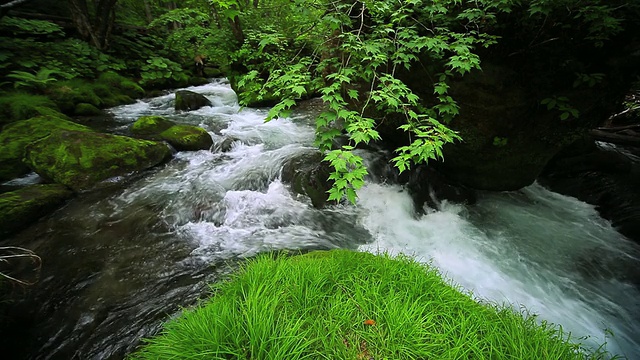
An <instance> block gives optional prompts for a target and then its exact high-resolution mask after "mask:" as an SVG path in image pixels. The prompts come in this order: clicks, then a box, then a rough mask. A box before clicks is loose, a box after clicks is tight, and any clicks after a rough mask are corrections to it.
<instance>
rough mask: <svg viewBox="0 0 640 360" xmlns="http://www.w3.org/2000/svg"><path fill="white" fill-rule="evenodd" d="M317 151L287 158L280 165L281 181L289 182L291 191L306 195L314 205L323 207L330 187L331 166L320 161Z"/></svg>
mask: <svg viewBox="0 0 640 360" xmlns="http://www.w3.org/2000/svg"><path fill="white" fill-rule="evenodd" d="M323 158H324V156H323V155H322V153H320V152H319V151H313V152H309V153H304V154H301V155H299V156H296V157H294V158H292V159H290V160H288V161H287V162H286V163H285V164H284V166H283V167H282V181H284V182H287V183H290V184H291V187H292V189H293V191H295V192H296V193H298V194H302V195H307V196H308V197H309V199H311V203H312V204H313V206H314V207H316V208H318V209H320V208H322V207H324V205H325V204H326V202H327V199H328V198H329V193H328V191H329V189H331V181H330V180H329V175H330V174H331V167H330V165H329V164H328V163H327V162H324V161H322V160H323Z"/></svg>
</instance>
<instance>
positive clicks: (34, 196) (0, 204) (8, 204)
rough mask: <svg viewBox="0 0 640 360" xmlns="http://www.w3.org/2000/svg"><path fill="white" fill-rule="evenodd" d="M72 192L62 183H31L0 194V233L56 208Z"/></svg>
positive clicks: (26, 223) (15, 228)
mask: <svg viewBox="0 0 640 360" xmlns="http://www.w3.org/2000/svg"><path fill="white" fill-rule="evenodd" d="M72 195H73V192H71V191H70V190H69V189H67V188H66V187H65V186H63V185H58V184H53V185H32V186H29V187H26V188H22V189H19V190H16V191H12V192H7V193H3V194H0V235H7V234H9V233H11V232H14V231H17V230H20V229H21V228H23V227H24V226H26V225H28V224H29V223H31V222H33V221H35V220H37V219H38V218H39V217H41V216H43V215H46V214H47V213H49V212H50V211H52V210H54V209H55V208H57V207H58V206H59V205H60V204H62V203H63V202H64V201H65V200H66V199H68V198H69V197H71V196H72Z"/></svg>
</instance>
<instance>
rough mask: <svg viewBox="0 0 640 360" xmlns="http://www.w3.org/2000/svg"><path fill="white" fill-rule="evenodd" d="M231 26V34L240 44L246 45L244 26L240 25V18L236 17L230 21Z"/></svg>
mask: <svg viewBox="0 0 640 360" xmlns="http://www.w3.org/2000/svg"><path fill="white" fill-rule="evenodd" d="M229 25H230V26H231V32H232V33H233V37H234V38H235V39H236V41H237V42H238V44H240V45H242V44H243V43H244V32H243V31H242V24H240V18H239V17H238V16H235V17H234V18H233V20H231V19H229Z"/></svg>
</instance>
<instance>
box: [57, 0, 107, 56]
mask: <svg viewBox="0 0 640 360" xmlns="http://www.w3.org/2000/svg"><path fill="white" fill-rule="evenodd" d="M117 1H118V0H99V1H98V2H97V5H96V9H95V16H94V17H93V18H92V17H91V14H90V13H89V8H88V6H87V1H86V0H68V3H69V10H70V12H71V18H72V20H73V23H74V24H75V26H76V29H77V30H78V33H79V34H80V36H82V37H83V38H84V39H85V40H86V41H88V42H89V43H90V44H91V45H93V46H94V47H96V48H97V49H99V50H105V49H107V48H108V47H109V37H110V36H111V31H112V30H113V23H114V22H115V4H116V2H117Z"/></svg>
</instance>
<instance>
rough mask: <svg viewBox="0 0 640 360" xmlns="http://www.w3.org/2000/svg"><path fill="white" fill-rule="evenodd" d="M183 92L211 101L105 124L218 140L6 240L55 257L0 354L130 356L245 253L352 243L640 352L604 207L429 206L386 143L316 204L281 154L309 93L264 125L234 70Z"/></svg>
mask: <svg viewBox="0 0 640 360" xmlns="http://www.w3.org/2000/svg"><path fill="white" fill-rule="evenodd" d="M187 90H192V91H196V92H198V93H202V94H204V95H206V96H207V97H208V98H209V99H210V100H211V101H212V103H213V104H214V105H213V107H205V108H202V109H200V110H197V111H191V112H178V113H176V112H175V111H174V109H173V105H174V100H175V98H174V95H173V94H169V95H165V96H161V97H157V98H153V99H145V100H142V101H138V102H137V103H135V104H132V105H126V106H121V107H117V108H113V109H111V110H110V111H111V112H112V114H113V115H114V117H115V120H114V121H113V122H109V123H107V124H102V126H104V128H105V129H106V130H109V131H110V132H114V133H121V134H127V133H128V127H129V125H130V124H131V123H133V122H134V121H135V120H136V119H137V118H138V117H140V116H142V115H162V116H166V117H168V118H170V119H172V120H173V121H175V122H178V123H183V124H190V125H196V126H201V127H204V128H205V129H207V130H208V131H209V132H210V133H211V135H212V137H213V139H214V151H197V152H180V153H177V154H176V156H175V157H174V159H173V160H171V161H170V162H169V163H167V164H165V165H163V166H160V167H157V168H154V169H152V170H149V171H147V172H145V173H143V174H137V175H134V176H132V177H130V178H126V179H123V178H116V179H110V180H109V181H108V182H107V183H106V184H105V185H104V186H98V188H97V189H95V190H93V191H91V192H86V193H83V194H80V195H79V196H78V197H76V198H75V199H73V200H72V201H70V202H69V203H68V204H67V205H66V206H65V207H64V208H62V209H60V210H58V211H57V212H55V213H54V214H52V215H51V216H48V217H46V218H44V219H42V220H41V221H39V222H38V223H36V224H34V225H33V226H31V227H30V228H28V229H26V230H25V231H23V232H21V233H19V234H17V235H15V236H14V237H13V238H11V239H9V241H8V243H9V244H14V245H19V246H23V247H26V248H29V249H32V250H34V251H35V252H36V253H38V254H39V255H40V256H41V257H42V258H43V267H42V270H41V274H40V281H39V282H38V284H36V285H35V286H33V287H31V288H29V289H27V290H20V289H16V290H14V291H15V292H16V293H17V294H15V295H14V297H15V298H17V299H18V300H17V301H16V302H15V303H14V304H13V305H11V312H10V316H9V318H8V319H3V324H2V333H1V334H0V335H1V338H2V340H0V344H1V345H2V350H3V351H2V353H3V354H9V355H10V356H9V357H5V355H3V358H5V359H121V358H123V357H124V356H126V354H128V353H130V352H131V351H133V350H134V349H135V348H136V347H137V346H138V345H139V341H140V339H141V338H143V337H147V336H150V335H152V334H154V333H156V332H157V331H158V330H159V329H160V327H161V325H162V323H163V321H166V320H167V319H169V318H170V317H172V316H175V315H176V314H177V313H179V311H180V309H181V308H184V307H188V306H191V305H193V304H195V303H196V302H197V301H198V299H200V298H203V297H206V296H207V295H208V294H209V290H208V289H209V288H208V284H209V283H212V282H215V281H219V280H221V279H223V278H224V277H225V276H227V275H228V274H229V273H230V272H232V271H233V270H234V269H235V268H236V267H237V265H238V264H239V263H240V262H241V261H242V259H245V258H247V257H251V256H254V255H256V254H258V253H263V252H268V251H274V250H290V251H309V250H317V249H334V248H347V249H353V250H359V251H370V252H374V253H375V252H390V253H394V254H395V253H405V254H408V255H411V256H413V257H415V258H417V259H418V260H419V261H423V262H427V263H432V264H433V265H435V266H437V267H438V268H439V269H440V270H441V271H442V273H443V274H444V275H445V276H446V277H448V278H449V279H451V280H452V281H453V282H454V283H456V284H459V285H461V286H462V287H463V288H464V289H465V290H467V291H469V292H471V293H473V295H474V296H476V297H478V298H480V299H483V300H485V301H490V302H493V303H498V304H503V303H507V304H511V305H512V306H513V307H514V308H515V309H516V310H517V311H524V310H523V307H526V309H527V310H528V311H529V312H531V313H535V314H538V315H539V319H540V320H547V321H550V322H553V323H558V324H561V325H562V327H563V329H564V330H565V331H570V332H571V333H572V338H573V339H577V338H580V337H586V336H588V338H586V339H583V340H582V341H583V342H585V344H586V345H587V346H590V347H593V348H595V347H597V346H598V345H599V344H601V343H603V342H605V341H606V342H607V345H606V349H607V350H608V351H610V352H612V353H614V354H615V353H618V354H624V355H626V356H627V357H628V358H629V359H640V247H639V246H638V245H637V244H635V243H632V242H631V241H629V240H627V239H626V238H625V237H623V236H622V235H620V234H619V233H618V232H616V231H615V229H613V228H612V227H611V225H610V223H609V222H608V221H606V220H604V219H602V218H601V217H600V216H599V215H598V213H597V211H596V210H595V208H594V207H593V206H591V205H588V204H586V203H583V202H581V201H578V200H576V199H574V198H571V197H567V196H563V195H559V194H556V193H553V192H551V191H548V190H546V189H545V188H543V187H542V186H540V185H537V184H534V185H532V186H529V187H527V188H524V189H522V190H520V191H515V192H505V193H480V195H479V199H478V202H477V203H476V204H475V205H471V206H466V205H458V204H451V203H447V202H446V201H442V202H441V203H440V204H439V211H435V210H430V209H426V211H425V213H424V214H423V215H417V214H422V213H421V212H416V211H415V209H414V208H413V206H414V205H413V201H412V200H411V197H410V196H409V195H408V193H407V191H405V190H404V189H403V188H402V186H400V185H396V184H393V182H392V181H390V180H389V179H388V177H387V176H385V169H386V167H387V165H386V163H385V162H384V161H385V160H384V159H385V158H386V156H387V154H384V153H380V152H375V151H365V150H359V151H360V152H359V155H361V156H363V158H365V160H366V162H367V163H368V164H370V165H372V166H371V169H378V170H376V171H372V173H373V174H372V176H371V177H370V179H369V180H368V182H367V184H366V185H365V187H364V188H363V189H362V190H360V191H359V201H358V205H357V206H351V205H338V206H329V207H327V208H325V209H322V210H318V209H315V208H313V207H312V206H311V202H310V200H309V199H307V198H306V197H305V196H300V195H296V194H294V193H293V192H292V191H291V190H290V189H289V186H288V185H287V184H284V183H282V182H281V181H280V172H281V169H282V166H283V164H284V163H285V161H287V160H288V159H291V158H292V157H294V156H299V155H301V154H304V153H306V152H312V151H314V147H313V140H314V114H316V113H317V111H318V109H317V108H315V107H314V105H313V104H311V105H308V106H305V107H303V108H302V109H300V110H297V111H296V112H294V113H293V115H292V116H291V117H290V118H287V119H279V120H275V121H272V122H269V123H264V122H263V120H264V118H265V117H266V114H267V109H250V108H244V109H242V108H240V107H239V106H238V104H237V99H236V95H235V93H234V92H233V91H232V90H231V88H230V87H229V85H228V83H227V82H225V81H224V80H215V81H213V82H212V83H210V84H207V85H204V86H199V87H192V88H188V89H187ZM220 149H224V150H225V151H224V152H222V151H220ZM20 181H22V182H25V183H28V182H33V181H37V177H34V176H30V177H26V178H24V179H20V180H18V182H20Z"/></svg>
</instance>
